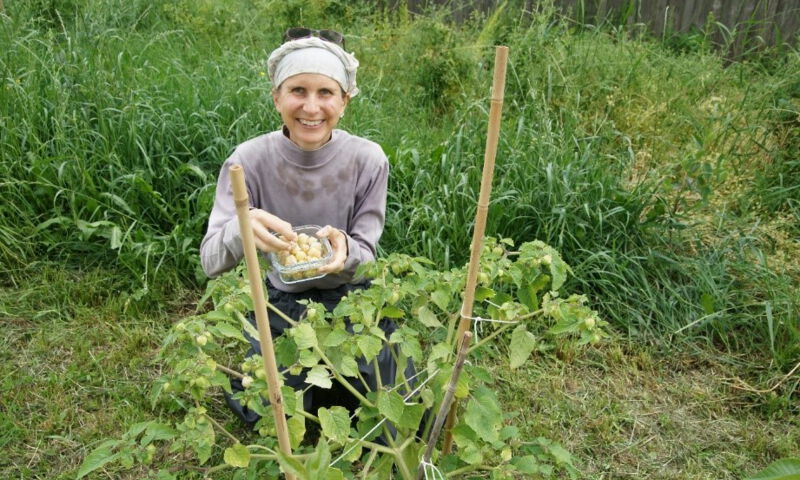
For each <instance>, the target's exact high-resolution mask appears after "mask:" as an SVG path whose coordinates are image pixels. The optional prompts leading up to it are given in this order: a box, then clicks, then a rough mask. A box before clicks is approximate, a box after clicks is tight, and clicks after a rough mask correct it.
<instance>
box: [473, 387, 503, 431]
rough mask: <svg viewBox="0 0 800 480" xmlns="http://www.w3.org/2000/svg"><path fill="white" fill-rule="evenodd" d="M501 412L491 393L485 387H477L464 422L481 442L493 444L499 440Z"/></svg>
mask: <svg viewBox="0 0 800 480" xmlns="http://www.w3.org/2000/svg"><path fill="white" fill-rule="evenodd" d="M502 420H503V411H502V410H501V409H500V406H499V404H498V403H497V398H496V397H495V394H494V392H493V391H491V390H489V389H488V388H487V387H485V386H480V387H478V388H477V389H476V390H475V392H473V394H472V398H470V400H469V403H468V404H467V411H466V412H465V414H464V422H465V423H466V424H467V425H469V426H470V428H472V429H473V430H474V431H475V433H477V434H478V436H479V437H480V438H481V439H483V441H485V442H488V443H494V442H496V441H498V440H499V438H500V426H501V423H502Z"/></svg>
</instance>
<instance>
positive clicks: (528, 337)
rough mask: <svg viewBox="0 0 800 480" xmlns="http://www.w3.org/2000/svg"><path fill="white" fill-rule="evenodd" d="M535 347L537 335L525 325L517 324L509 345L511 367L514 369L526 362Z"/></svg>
mask: <svg viewBox="0 0 800 480" xmlns="http://www.w3.org/2000/svg"><path fill="white" fill-rule="evenodd" d="M535 348H536V336H535V335H534V334H532V333H531V332H529V331H528V330H527V328H525V325H519V326H517V328H515V329H514V331H513V332H512V333H511V343H510V344H509V346H508V354H509V367H510V368H511V369H514V368H517V367H519V366H520V365H522V364H523V363H525V362H526V361H527V360H528V357H530V356H531V352H533V350H534V349H535Z"/></svg>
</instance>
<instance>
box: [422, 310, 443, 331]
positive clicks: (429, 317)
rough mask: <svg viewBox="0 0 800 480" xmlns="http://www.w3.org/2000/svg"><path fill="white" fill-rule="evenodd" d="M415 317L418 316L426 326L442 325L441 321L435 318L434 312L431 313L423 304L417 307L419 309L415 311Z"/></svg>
mask: <svg viewBox="0 0 800 480" xmlns="http://www.w3.org/2000/svg"><path fill="white" fill-rule="evenodd" d="M417 318H419V321H420V322H422V324H423V325H425V326H426V327H428V328H437V327H441V326H442V322H440V321H439V319H438V318H436V314H435V313H433V311H431V309H430V308H428V307H426V306H424V305H423V306H421V307H419V311H417Z"/></svg>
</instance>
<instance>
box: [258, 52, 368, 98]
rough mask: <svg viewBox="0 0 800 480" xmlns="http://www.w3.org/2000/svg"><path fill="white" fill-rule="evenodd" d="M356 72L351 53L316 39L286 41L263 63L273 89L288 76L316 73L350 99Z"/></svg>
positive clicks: (354, 61)
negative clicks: (327, 79)
mask: <svg viewBox="0 0 800 480" xmlns="http://www.w3.org/2000/svg"><path fill="white" fill-rule="evenodd" d="M356 70H358V60H356V57H354V56H353V54H351V53H347V52H345V51H344V49H342V47H340V46H339V45H336V44H335V43H333V42H328V41H325V40H322V39H320V38H317V37H308V38H300V39H297V40H291V41H289V42H286V43H284V44H283V45H281V46H280V47H278V48H276V49H275V50H274V51H273V52H272V53H271V54H270V56H269V59H268V60H267V71H268V72H269V78H270V79H271V80H272V85H273V86H274V87H275V88H278V87H279V86H280V85H281V83H283V81H284V80H286V79H287V78H289V77H291V76H292V75H297V74H300V73H318V74H320V75H325V76H328V77H330V78H332V79H334V80H336V81H337V82H338V83H339V85H341V87H342V90H344V92H345V93H347V94H348V95H350V97H355V96H356V95H358V87H357V86H356Z"/></svg>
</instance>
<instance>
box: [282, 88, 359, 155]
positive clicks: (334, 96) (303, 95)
mask: <svg viewBox="0 0 800 480" xmlns="http://www.w3.org/2000/svg"><path fill="white" fill-rule="evenodd" d="M272 100H273V101H274V102H275V108H276V109H278V112H279V113H280V114H281V118H282V119H283V123H284V125H286V128H288V129H289V138H290V139H291V140H292V141H293V142H294V143H295V144H297V146H298V147H300V148H302V149H303V150H316V149H317V148H319V147H321V146H322V145H324V144H325V143H326V142H327V141H328V140H330V138H331V132H332V131H333V129H334V128H336V124H338V123H339V118H340V117H341V115H342V114H343V113H344V109H345V107H346V106H347V101H348V100H349V97H348V96H346V95H342V88H341V87H340V86H339V83H338V82H336V80H334V79H332V78H330V77H328V76H325V75H320V74H317V73H300V74H298V75H293V76H291V77H289V78H287V79H286V80H284V81H283V83H282V84H281V85H280V87H278V90H277V91H274V92H273V93H272Z"/></svg>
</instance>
